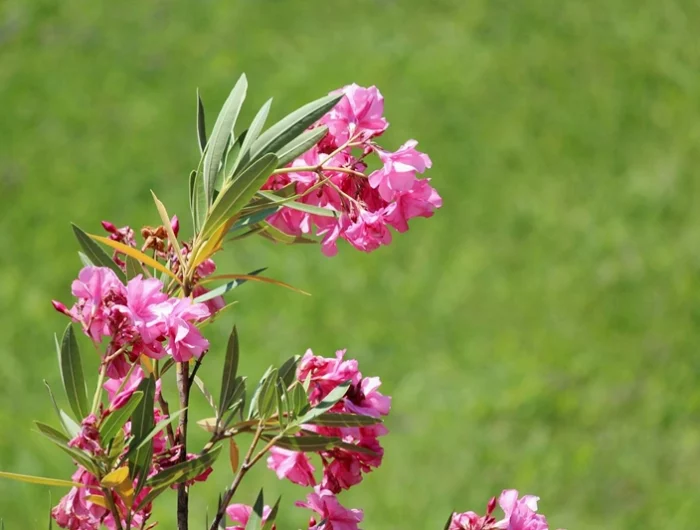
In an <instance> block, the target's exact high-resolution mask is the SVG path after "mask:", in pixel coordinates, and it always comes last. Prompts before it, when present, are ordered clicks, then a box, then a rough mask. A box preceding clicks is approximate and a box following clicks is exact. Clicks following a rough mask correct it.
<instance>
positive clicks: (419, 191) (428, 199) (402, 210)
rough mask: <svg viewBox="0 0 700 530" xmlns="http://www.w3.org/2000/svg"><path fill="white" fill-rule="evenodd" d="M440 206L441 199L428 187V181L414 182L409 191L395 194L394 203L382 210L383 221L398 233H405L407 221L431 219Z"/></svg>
mask: <svg viewBox="0 0 700 530" xmlns="http://www.w3.org/2000/svg"><path fill="white" fill-rule="evenodd" d="M441 206H442V198H441V197H440V195H438V192H437V191H435V189H434V188H432V187H431V186H430V179H421V180H416V181H415V182H414V183H413V187H412V188H411V189H410V190H408V191H405V192H404V191H402V192H398V193H397V194H396V197H395V201H394V202H393V203H391V204H390V205H389V206H387V207H386V208H385V210H384V211H385V219H386V222H387V223H389V224H390V225H391V226H393V227H394V228H395V229H396V230H397V231H398V232H405V231H406V230H408V220H409V219H412V218H413V217H432V215H433V212H434V211H435V210H436V209H437V208H440V207H441Z"/></svg>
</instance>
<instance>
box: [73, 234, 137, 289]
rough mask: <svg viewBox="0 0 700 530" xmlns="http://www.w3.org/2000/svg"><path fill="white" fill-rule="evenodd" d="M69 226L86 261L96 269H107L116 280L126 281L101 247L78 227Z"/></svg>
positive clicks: (117, 266)
mask: <svg viewBox="0 0 700 530" xmlns="http://www.w3.org/2000/svg"><path fill="white" fill-rule="evenodd" d="M71 226H72V227H73V233H74V234H75V238H76V239H77V240H78V244H79V245H80V248H82V249H83V252H84V253H85V255H86V256H87V257H88V259H89V260H90V261H91V262H92V263H93V264H94V265H96V266H97V267H109V268H110V269H112V270H113V271H114V273H115V274H116V275H117V278H119V279H120V280H121V281H122V282H123V281H124V280H125V279H126V276H125V275H124V271H122V270H121V269H120V268H119V265H117V264H116V263H115V262H114V260H113V259H112V256H110V255H109V254H107V253H106V252H105V251H104V250H103V249H102V247H100V245H98V244H97V243H95V242H94V241H93V240H92V239H91V238H90V236H88V235H87V233H85V232H84V231H83V230H82V229H81V228H80V227H79V226H77V225H74V224H71Z"/></svg>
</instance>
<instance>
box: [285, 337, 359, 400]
mask: <svg viewBox="0 0 700 530" xmlns="http://www.w3.org/2000/svg"><path fill="white" fill-rule="evenodd" d="M344 356H345V350H339V351H337V352H336V353H335V359H333V358H327V357H320V356H316V355H314V354H313V352H312V351H311V350H310V349H309V350H306V353H305V354H304V356H303V357H302V358H301V360H300V361H299V366H298V368H297V378H298V379H299V381H302V382H303V381H306V379H307V378H308V377H310V378H311V379H310V380H311V387H310V389H309V399H310V401H311V404H312V405H316V404H317V403H318V402H319V401H321V400H322V399H323V398H324V397H326V396H327V395H328V393H329V392H330V391H331V390H333V389H334V388H335V387H337V386H338V385H339V384H341V383H344V382H345V381H353V382H359V381H360V379H361V374H360V373H359V371H358V369H357V361H356V360H354V359H350V360H347V361H344V360H343V357H344Z"/></svg>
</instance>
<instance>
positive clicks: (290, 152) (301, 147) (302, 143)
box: [277, 125, 328, 167]
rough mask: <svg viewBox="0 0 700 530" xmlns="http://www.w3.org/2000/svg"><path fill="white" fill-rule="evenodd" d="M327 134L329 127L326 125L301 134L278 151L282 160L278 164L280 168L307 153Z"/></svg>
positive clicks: (278, 155) (278, 156)
mask: <svg viewBox="0 0 700 530" xmlns="http://www.w3.org/2000/svg"><path fill="white" fill-rule="evenodd" d="M326 134H328V127H326V126H325V125H322V126H321V127H315V128H313V129H309V130H307V131H304V132H303V133H301V134H300V135H299V136H297V137H296V138H294V139H293V140H292V141H291V142H289V143H288V144H287V145H285V146H283V147H281V148H280V149H279V151H277V158H279V159H280V160H279V162H278V163H279V166H278V167H284V166H286V165H287V164H289V163H290V162H291V161H292V160H294V159H295V158H297V157H299V156H301V155H303V154H304V153H306V152H307V151H308V150H309V149H311V148H312V147H313V146H315V145H316V144H317V143H318V142H320V141H321V140H322V139H323V137H324V136H326Z"/></svg>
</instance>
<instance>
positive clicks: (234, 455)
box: [229, 438, 240, 474]
mask: <svg viewBox="0 0 700 530" xmlns="http://www.w3.org/2000/svg"><path fill="white" fill-rule="evenodd" d="M239 459H240V453H239V451H238V444H237V443H236V440H234V439H233V438H231V442H230V444H229V461H230V462H231V469H232V470H233V472H234V474H235V473H236V472H237V471H238V463H239Z"/></svg>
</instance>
